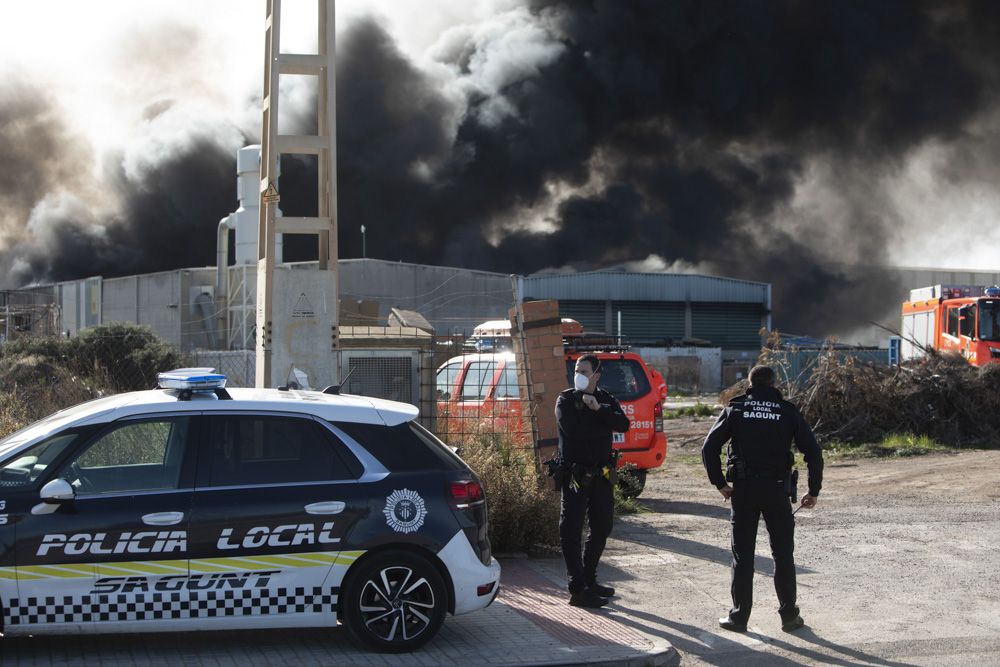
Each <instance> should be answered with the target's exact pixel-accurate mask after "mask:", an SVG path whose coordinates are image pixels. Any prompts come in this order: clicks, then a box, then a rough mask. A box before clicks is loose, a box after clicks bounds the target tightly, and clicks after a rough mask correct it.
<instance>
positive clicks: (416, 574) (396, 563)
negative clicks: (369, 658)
mask: <svg viewBox="0 0 1000 667" xmlns="http://www.w3.org/2000/svg"><path fill="white" fill-rule="evenodd" d="M447 608H448V594H447V592H446V590H445V586H444V581H443V580H442V579H441V575H440V574H439V573H438V571H437V569H436V568H435V567H434V566H433V565H431V564H430V563H429V562H427V560H426V559H425V558H422V557H421V556H418V555H416V554H411V553H407V552H405V551H390V552H385V553H381V554H378V555H376V556H373V557H372V558H371V559H370V560H367V561H365V562H363V563H361V564H360V565H359V566H358V569H357V570H356V571H355V572H353V573H352V574H351V578H350V580H349V581H348V583H347V587H346V590H345V593H344V601H343V606H342V607H341V609H342V612H343V614H344V623H345V625H346V626H347V629H348V631H349V632H350V633H351V637H352V638H353V639H354V641H355V642H356V643H357V644H359V645H360V646H361V647H363V648H370V649H375V650H377V651H385V652H399V651H410V650H413V649H415V648H418V647H420V646H423V645H424V644H425V643H427V641H428V640H430V639H431V637H433V636H434V635H435V634H436V633H437V631H438V628H440V627H441V623H442V622H443V621H444V616H445V613H446V611H447Z"/></svg>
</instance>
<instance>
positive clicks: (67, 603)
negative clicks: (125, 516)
mask: <svg viewBox="0 0 1000 667" xmlns="http://www.w3.org/2000/svg"><path fill="white" fill-rule="evenodd" d="M337 593H338V589H333V588H326V589H324V588H318V587H316V588H275V589H266V588H255V589H245V590H222V591H196V592H191V593H137V594H135V595H117V594H116V595H82V596H68V595H67V596H58V595H57V596H47V597H30V598H14V599H12V600H11V601H10V604H9V605H7V606H5V608H4V616H5V618H4V622H5V624H7V625H25V624H34V623H91V622H102V621H159V620H172V619H185V618H219V617H243V616H264V615H270V614H288V613H291V614H295V613H298V614H302V613H321V612H330V611H333V610H334V605H336V603H337Z"/></svg>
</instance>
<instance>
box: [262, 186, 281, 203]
mask: <svg viewBox="0 0 1000 667" xmlns="http://www.w3.org/2000/svg"><path fill="white" fill-rule="evenodd" d="M260 198H261V201H263V202H264V203H265V204H277V203H278V202H279V201H281V195H279V194H278V188H276V187H274V181H271V182H270V183H268V184H267V189H266V190H264V191H263V192H262V193H260Z"/></svg>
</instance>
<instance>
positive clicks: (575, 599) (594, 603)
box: [569, 588, 608, 609]
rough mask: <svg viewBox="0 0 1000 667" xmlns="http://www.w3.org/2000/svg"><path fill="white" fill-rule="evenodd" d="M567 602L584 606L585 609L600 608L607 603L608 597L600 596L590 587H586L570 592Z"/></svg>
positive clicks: (575, 605) (576, 605)
mask: <svg viewBox="0 0 1000 667" xmlns="http://www.w3.org/2000/svg"><path fill="white" fill-rule="evenodd" d="M569 603H570V604H571V605H573V606H574V607H585V608H587V609H600V608H601V607H603V606H604V605H606V604H607V603H608V599H607V598H605V597H601V596H600V595H598V594H597V593H595V592H594V591H592V590H591V589H589V588H587V589H584V590H582V591H577V592H576V593H571V594H570V596H569Z"/></svg>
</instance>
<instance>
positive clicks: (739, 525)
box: [729, 479, 799, 623]
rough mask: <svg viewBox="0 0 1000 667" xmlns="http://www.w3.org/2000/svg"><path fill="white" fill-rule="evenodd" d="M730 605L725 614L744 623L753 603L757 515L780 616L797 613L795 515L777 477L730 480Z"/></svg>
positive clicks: (783, 617) (790, 615) (783, 618)
mask: <svg viewBox="0 0 1000 667" xmlns="http://www.w3.org/2000/svg"><path fill="white" fill-rule="evenodd" d="M731 500H732V504H733V514H732V524H733V580H732V594H733V608H732V610H731V611H730V612H729V617H730V618H732V619H733V620H734V621H736V622H738V623H746V622H747V619H749V618H750V609H751V607H752V606H753V569H754V568H753V561H754V548H755V546H756V543H757V524H758V523H759V521H760V517H761V515H763V517H764V524H765V525H766V526H767V533H768V536H769V538H770V540H771V556H772V557H773V558H774V590H775V592H776V593H777V594H778V603H779V607H778V613H779V614H781V618H782V620H791V619H793V618H795V617H796V616H798V614H799V608H798V607H796V606H795V560H794V558H793V556H792V552H793V550H794V548H795V545H794V532H795V519H794V518H793V517H792V504H791V502H790V501H789V498H788V495H787V494H786V493H785V492H784V487H783V484H782V482H781V481H776V480H774V479H748V480H739V481H736V482H733V495H732V498H731Z"/></svg>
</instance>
